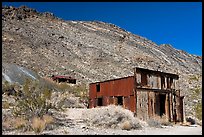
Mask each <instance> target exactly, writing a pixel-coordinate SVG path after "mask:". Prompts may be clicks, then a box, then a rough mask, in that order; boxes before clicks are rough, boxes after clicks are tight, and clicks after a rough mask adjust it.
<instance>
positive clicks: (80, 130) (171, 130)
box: [63, 108, 202, 135]
mask: <svg viewBox="0 0 204 137" xmlns="http://www.w3.org/2000/svg"><path fill="white" fill-rule="evenodd" d="M84 111H86V109H78V108H73V109H68V110H67V111H66V112H65V114H67V117H66V118H68V119H72V120H73V121H75V127H74V128H64V129H63V130H66V129H67V132H68V134H72V135H83V134H85V135H104V134H105V135H202V127H201V126H199V125H196V126H180V125H174V126H166V127H163V128H151V127H145V128H143V129H141V130H130V131H127V130H120V129H102V128H96V127H88V126H87V125H86V124H84V123H83V122H81V121H80V120H82V119H83V112H84ZM79 121H80V122H79Z"/></svg>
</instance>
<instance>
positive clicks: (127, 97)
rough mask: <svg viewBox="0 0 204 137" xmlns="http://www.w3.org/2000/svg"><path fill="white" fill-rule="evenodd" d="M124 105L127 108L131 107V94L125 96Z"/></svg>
mask: <svg viewBox="0 0 204 137" xmlns="http://www.w3.org/2000/svg"><path fill="white" fill-rule="evenodd" d="M123 107H124V108H126V109H130V96H126V97H124V103H123Z"/></svg>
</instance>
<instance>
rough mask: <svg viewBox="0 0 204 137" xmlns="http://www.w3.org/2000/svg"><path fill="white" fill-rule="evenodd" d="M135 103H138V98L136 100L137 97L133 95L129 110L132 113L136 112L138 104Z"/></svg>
mask: <svg viewBox="0 0 204 137" xmlns="http://www.w3.org/2000/svg"><path fill="white" fill-rule="evenodd" d="M135 103H136V98H135V96H133V95H131V96H130V106H129V108H130V110H131V111H132V112H136V104H135Z"/></svg>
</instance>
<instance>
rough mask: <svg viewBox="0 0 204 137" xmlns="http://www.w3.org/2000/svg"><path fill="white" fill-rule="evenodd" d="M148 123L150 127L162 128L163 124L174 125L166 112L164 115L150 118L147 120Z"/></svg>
mask: <svg viewBox="0 0 204 137" xmlns="http://www.w3.org/2000/svg"><path fill="white" fill-rule="evenodd" d="M147 123H148V125H149V126H150V127H157V128H161V127H162V125H163V126H172V123H171V122H169V120H168V118H167V116H166V115H165V114H164V115H162V116H158V115H156V116H154V117H153V118H151V119H149V120H148V121H147Z"/></svg>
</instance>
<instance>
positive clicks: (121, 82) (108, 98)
mask: <svg viewBox="0 0 204 137" xmlns="http://www.w3.org/2000/svg"><path fill="white" fill-rule="evenodd" d="M97 85H99V86H100V91H97V88H96V87H97ZM101 97H102V100H103V101H102V102H103V106H106V105H109V104H115V105H117V104H118V97H122V104H123V107H125V108H128V109H130V110H131V111H133V112H134V111H135V96H134V77H133V76H130V77H125V78H120V79H114V80H109V81H104V82H98V83H91V84H90V86H89V98H90V99H89V108H92V107H96V106H97V101H95V100H97V98H101ZM94 102H96V103H94Z"/></svg>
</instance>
